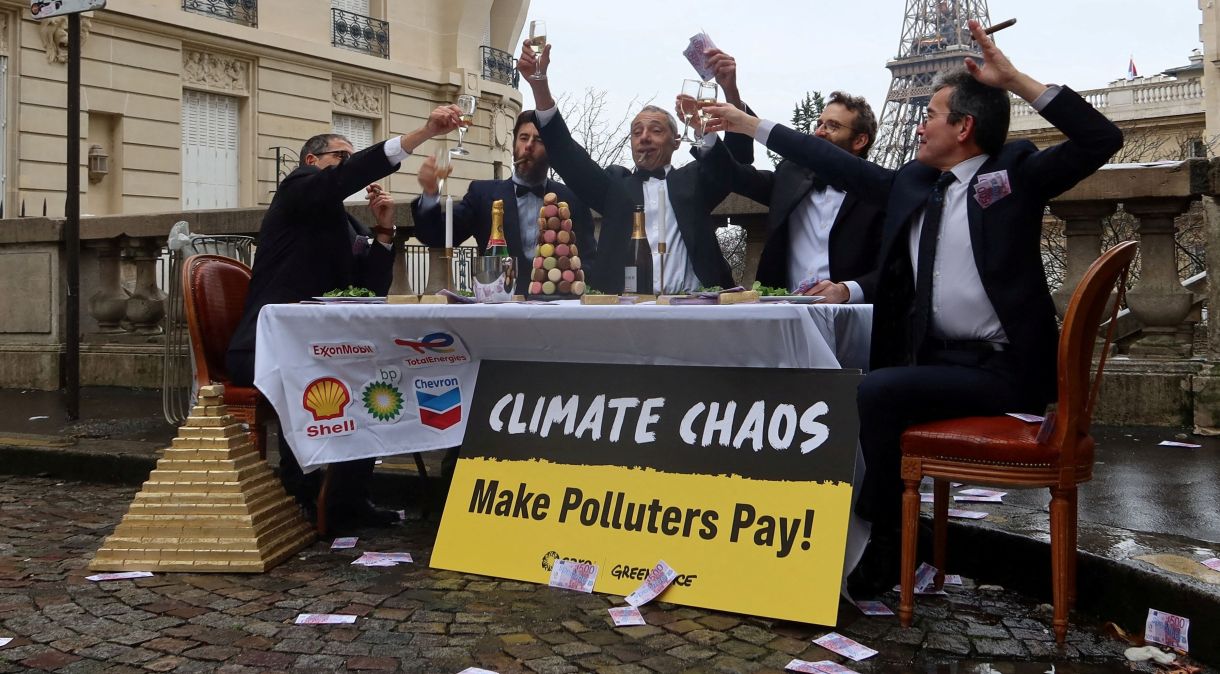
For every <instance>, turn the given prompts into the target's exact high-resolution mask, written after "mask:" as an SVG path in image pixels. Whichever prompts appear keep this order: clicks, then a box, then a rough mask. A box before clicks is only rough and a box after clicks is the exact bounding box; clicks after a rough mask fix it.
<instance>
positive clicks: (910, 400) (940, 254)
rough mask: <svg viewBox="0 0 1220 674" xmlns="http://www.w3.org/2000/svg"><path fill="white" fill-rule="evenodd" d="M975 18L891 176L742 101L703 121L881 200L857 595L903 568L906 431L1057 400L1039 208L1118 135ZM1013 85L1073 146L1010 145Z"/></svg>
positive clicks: (864, 401) (1099, 158) (863, 430)
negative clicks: (1018, 59) (915, 144)
mask: <svg viewBox="0 0 1220 674" xmlns="http://www.w3.org/2000/svg"><path fill="white" fill-rule="evenodd" d="M969 26H970V32H971V34H972V35H973V37H974V40H975V42H976V43H977V44H978V45H979V47H980V49H981V50H982V54H983V63H982V64H979V63H978V62H976V61H975V60H974V59H971V58H966V59H965V69H959V70H956V71H950V72H947V73H942V74H941V75H940V76H939V77H938V79H937V81H936V82H935V83H934V84H933V92H934V93H933V95H932V99H931V101H929V103H928V114H927V117H926V119H925V120H924V122H923V123H922V124H921V125H920V126H919V128H918V135H919V150H918V154H917V155H916V158H915V160H914V161H911V162H908V163H907V164H905V165H903V166H902V167H901V168H899V169H898V170H897V171H894V170H889V169H886V168H882V167H880V166H877V165H875V164H871V163H869V162H867V161H864V160H863V159H860V158H859V157H854V156H851V155H849V154H847V153H845V152H842V151H840V150H839V149H838V148H836V147H834V146H833V145H832V144H830V143H825V142H822V140H821V139H818V138H811V137H809V136H806V135H804V134H800V133H796V132H794V131H792V130H791V129H785V128H784V127H782V126H780V125H773V124H769V123H764V124H760V123H759V120H758V119H756V118H752V117H748V116H746V115H745V114H744V113H741V112H740V111H738V110H737V109H736V108H732V107H728V106H714V107H712V108H709V109H710V111H711V114H712V115H713V116H714V117H717V118H719V121H716V120H714V121H713V122H712V123H711V124H710V125H709V127H710V128H712V129H714V130H719V129H729V130H733V131H738V132H744V133H747V134H751V135H753V136H754V137H755V138H756V139H758V140H760V141H762V142H765V143H766V144H767V146H768V147H770V148H771V149H772V150H774V151H775V152H778V153H779V154H781V155H783V156H784V157H786V158H788V159H790V160H792V161H796V162H800V163H801V164H804V165H805V166H808V167H810V168H813V169H816V170H819V171H824V172H826V173H827V174H830V175H836V176H838V177H839V178H840V179H842V180H843V181H844V184H845V185H846V186H847V188H848V190H859V191H862V192H864V193H868V194H873V195H876V197H877V198H878V199H885V200H886V203H887V207H886V211H887V213H886V220H885V227H884V230H883V239H882V248H881V258H880V260H881V264H880V267H879V269H878V280H877V292H876V297H875V299H874V302H873V333H872V345H871V348H872V354H871V359H870V367H871V372H870V373H869V374H868V376H867V377H865V378H864V380H863V382H861V384H860V388H859V391H858V394H857V407H858V409H859V412H860V448H861V450H862V451H863V453H864V460H865V464H866V473H865V478H864V482H863V484H862V485H860V487H861V489H860V495H859V500H858V501H857V504H856V513H857V514H858V515H860V516H861V517H862V518H864V519H866V520H869V521H870V522H872V525H873V527H872V540H871V541H870V543H869V548H868V550H867V552H866V553H865V558H864V559H863V560H861V564H860V569H859V571H860V576H859V579H860V582H858V583H857V585H856V587H857V589H858V590H859V591H860V592H861V593H865V592H867V591H868V590H870V589H871V590H881V589H884V588H887V587H889V586H890V585H892V584H893V583H894V582H895V581H896V580H897V578H898V562H899V550H898V541H899V540H900V537H899V531H898V523H899V518H900V513H901V496H902V480H901V478H900V461H901V451H900V447H899V442H900V439H901V437H902V433H903V431H904V430H906V428H907V427H908V426H911V425H913V424H917V423H923V422H927V421H935V420H940V419H953V418H958V417H971V416H994V415H1000V414H1004V413H1006V412H1034V413H1041V412H1042V411H1043V410H1044V409H1045V407H1046V405H1047V403H1049V402H1050V401H1051V400H1053V399H1054V397H1055V394H1056V382H1055V373H1056V347H1057V342H1058V329H1057V327H1056V322H1055V307H1054V305H1053V304H1052V302H1051V297H1050V292H1049V289H1048V288H1047V283H1046V275H1045V272H1044V271H1043V268H1042V255H1041V245H1040V244H1041V233H1042V214H1043V210H1044V208H1045V206H1046V203H1047V201H1049V200H1050V199H1052V198H1053V197H1055V196H1056V195H1058V194H1061V193H1062V192H1064V191H1065V190H1068V189H1070V188H1071V187H1072V186H1073V185H1075V184H1076V183H1078V182H1079V181H1081V180H1082V179H1084V178H1085V177H1087V176H1088V175H1089V174H1091V173H1093V171H1095V170H1097V168H1099V167H1100V166H1101V165H1102V164H1104V163H1105V162H1106V161H1107V160H1108V159H1109V158H1110V157H1111V156H1112V155H1113V154H1114V153H1115V152H1117V151H1118V149H1119V148H1120V147H1122V142H1123V138H1122V132H1121V131H1119V129H1118V128H1117V127H1116V126H1114V124H1113V123H1112V122H1110V121H1109V120H1108V119H1106V118H1105V117H1104V116H1103V115H1102V114H1101V113H1099V112H1098V111H1097V110H1095V109H1093V107H1092V106H1090V105H1089V104H1088V102H1086V101H1085V100H1084V99H1083V98H1081V97H1080V96H1079V95H1078V94H1077V93H1076V92H1074V91H1072V90H1071V89H1068V88H1067V87H1060V86H1057V85H1052V86H1047V85H1043V84H1040V83H1039V82H1037V81H1036V80H1034V79H1033V78H1031V77H1030V76H1028V75H1026V74H1024V73H1022V72H1020V71H1019V70H1017V69H1016V68H1015V67H1014V66H1013V65H1012V63H1011V62H1009V60H1008V59H1007V57H1005V56H1004V54H1003V52H1001V51H1000V50H999V49H998V48H996V46H995V44H994V43H993V42H992V40H991V38H990V37H988V36H987V35H986V34H985V33H984V32H983V29H982V27H981V26H980V25H979V23H978V22H977V21H974V20H971V21H970V22H969ZM1010 93H1012V94H1016V95H1018V96H1020V97H1021V98H1023V99H1024V100H1026V101H1028V102H1029V103H1030V104H1031V105H1032V106H1033V108H1034V109H1035V110H1038V111H1039V113H1041V114H1042V116H1043V117H1045V118H1046V119H1047V121H1049V122H1051V123H1052V124H1054V125H1055V127H1056V128H1058V129H1059V130H1060V131H1061V132H1063V134H1064V135H1065V136H1066V137H1067V140H1066V141H1065V142H1063V143H1060V144H1058V145H1055V146H1052V147H1049V148H1046V149H1044V150H1038V149H1037V148H1036V147H1035V146H1034V145H1033V144H1032V143H1029V142H1027V141H1016V142H1012V143H1006V142H1005V141H1006V139H1007V136H1008V121H1009V105H1010V103H1009V94H1010Z"/></svg>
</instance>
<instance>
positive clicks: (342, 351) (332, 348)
mask: <svg viewBox="0 0 1220 674" xmlns="http://www.w3.org/2000/svg"><path fill="white" fill-rule="evenodd" d="M309 349H310V352H311V353H312V355H313V357H314V358H321V359H329V358H365V357H368V356H373V355H376V354H377V347H376V346H374V345H373V344H372V342H338V343H334V344H311V345H310V346H309Z"/></svg>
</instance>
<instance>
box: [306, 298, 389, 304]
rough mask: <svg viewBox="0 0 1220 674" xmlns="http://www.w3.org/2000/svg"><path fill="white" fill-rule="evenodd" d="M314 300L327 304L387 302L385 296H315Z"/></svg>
mask: <svg viewBox="0 0 1220 674" xmlns="http://www.w3.org/2000/svg"><path fill="white" fill-rule="evenodd" d="M313 300H314V301H315V302H323V303H326V304H332V303H334V304H343V303H347V304H385V298H384V297H315V298H313Z"/></svg>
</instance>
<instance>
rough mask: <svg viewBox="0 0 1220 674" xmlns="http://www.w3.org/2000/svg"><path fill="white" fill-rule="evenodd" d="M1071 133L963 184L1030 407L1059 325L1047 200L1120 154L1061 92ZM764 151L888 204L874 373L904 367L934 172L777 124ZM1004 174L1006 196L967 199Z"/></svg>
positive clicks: (1079, 102) (1044, 392) (1053, 116)
mask: <svg viewBox="0 0 1220 674" xmlns="http://www.w3.org/2000/svg"><path fill="white" fill-rule="evenodd" d="M1042 116H1043V117H1045V118H1046V120H1047V121H1049V122H1050V123H1051V124H1053V125H1054V126H1055V127H1056V128H1057V129H1059V130H1060V131H1062V132H1063V134H1064V135H1065V136H1067V140H1066V141H1064V142H1063V143H1060V144H1058V145H1055V146H1053V147H1049V148H1047V149H1045V150H1038V149H1037V148H1036V147H1035V146H1034V145H1033V143H1030V142H1028V141H1015V142H1010V143H1006V144H1005V145H1004V146H1003V148H1002V149H1001V150H1000V152H998V153H997V154H995V155H993V156H991V157H989V158H988V159H987V161H986V162H984V163H983V165H982V166H981V167H980V168H979V170H978V172H977V173H976V174H975V177H974V178H972V179H971V183H970V186H969V187H968V189H969V190H971V192H968V194H970V195H971V196H970V197H968V199H967V202H968V205H967V213H968V218H969V221H970V223H969V225H970V242H971V246H972V249H973V252H974V263H975V266H976V267H977V268H978V272H979V277H980V278H981V279H982V282H983V288H984V290H985V291H986V293H987V297H988V299H989V300H990V301H991V304H992V306H994V307H995V311H996V314H997V315H998V316H999V319H1000V324H1001V325H1002V326H1003V328H1004V332H1005V334H1006V335H1007V336H1008V340H1009V346H1010V348H1011V351H1012V353H1013V356H1014V358H1015V360H1016V362H1017V364H1018V368H1019V369H1018V370H1017V373H1016V374H1017V376H1018V377H1019V382H1018V383H1019V385H1020V386H1021V387H1022V390H1023V391H1024V392H1025V394H1026V395H1027V397H1028V398H1029V402H1030V406H1031V408H1034V407H1038V406H1041V405H1044V404H1045V403H1046V402H1049V401H1050V400H1053V399H1054V397H1055V391H1056V385H1055V376H1056V369H1055V364H1056V358H1057V345H1058V328H1057V326H1056V322H1055V308H1054V305H1053V304H1052V303H1051V297H1050V291H1049V289H1048V288H1047V284H1046V273H1045V272H1044V270H1043V268H1042V252H1041V232H1042V213H1043V209H1044V208H1045V206H1046V202H1047V201H1049V200H1050V199H1052V198H1053V197H1055V196H1056V195H1058V194H1061V193H1062V192H1064V191H1066V190H1067V189H1069V188H1071V187H1072V186H1073V185H1075V184H1076V183H1077V182H1079V181H1080V180H1082V179H1084V178H1085V177H1087V176H1088V175H1089V174H1091V173H1093V171H1095V170H1097V169H1098V168H1099V167H1100V166H1101V165H1102V164H1104V163H1105V162H1106V160H1107V159H1109V158H1110V157H1111V156H1112V155H1113V154H1114V153H1115V152H1117V151H1118V149H1119V148H1120V147H1122V142H1123V138H1122V132H1121V131H1119V130H1118V127H1116V126H1114V124H1113V123H1112V122H1110V120H1108V119H1106V118H1105V116H1103V115H1102V114H1101V113H1099V112H1097V111H1096V110H1094V109H1093V107H1092V106H1090V105H1089V104H1088V103H1087V102H1085V100H1084V99H1083V98H1081V97H1080V96H1079V95H1078V94H1077V93H1076V92H1074V91H1072V90H1071V89H1069V88H1067V87H1063V88H1062V89H1061V90H1060V91H1059V93H1058V95H1056V96H1055V97H1054V98H1053V99H1051V101H1050V103H1048V104H1047V106H1046V107H1045V108H1044V109H1043V111H1042ZM767 145H768V147H770V148H771V149H772V150H774V151H776V152H778V153H780V154H781V155H783V156H784V157H786V158H788V159H791V160H793V161H796V162H798V163H800V164H802V165H804V166H807V167H810V168H812V169H814V170H817V171H820V172H824V173H825V174H827V175H835V176H837V177H838V179H839V180H841V181H842V182H843V183H844V184H845V185H846V187H847V190H848V191H849V192H850V191H852V190H855V191H856V192H858V193H862V194H870V195H876V197H877V198H878V199H885V200H886V203H887V204H888V206H887V209H886V211H887V212H886V218H885V228H884V231H883V233H882V249H881V265H880V268H879V270H878V273H879V278H878V285H877V292H876V298H875V300H874V307H873V337H872V353H871V364H872V367H873V368H874V369H876V368H881V367H889V366H895V365H904V364H908V363H909V354H908V343H909V329H910V326H909V318H910V311H911V305H912V299H913V296H914V293H915V289H914V285H915V282H914V277H913V275H912V271H911V269H912V266H911V260H910V250H909V244H908V242H909V227H910V225H911V221H912V219H913V218H914V217H915V216H916V215H917V214H918V213H919V212H920V209H921V208H922V207H923V204H924V202H925V200H926V198H927V195H928V193H929V191H930V190H931V188H932V185H933V184H934V183H935V182H936V179H937V177H938V176H939V174H940V171H938V170H937V169H935V168H932V167H930V166H925V165H923V164H920V163H918V162H916V161H911V162H908V163H907V164H905V165H903V166H902V167H901V168H899V169H898V170H897V171H893V170H889V169H885V168H882V167H880V166H877V165H876V164H872V163H870V162H867V161H865V160H863V159H859V158H857V157H853V156H852V155H850V154H848V153H847V152H844V151H842V150H840V149H839V148H837V147H835V146H834V145H832V144H831V143H829V142H827V141H825V140H823V139H820V138H815V137H813V136H809V135H806V134H802V133H798V132H796V131H793V130H791V129H787V128H784V127H782V126H776V127H775V128H774V129H773V130H772V132H771V134H770V136H769V138H768V142H767ZM997 171H1005V172H1006V173H1007V176H1008V180H1009V184H1010V186H1011V193H1010V194H1008V195H1006V196H1004V197H1003V198H1000V199H999V200H997V201H994V202H993V203H992V204H991V205H990V206H989V207H988V208H985V209H984V208H983V207H982V206H980V205H979V203H978V201H977V200H976V199H974V198H973V188H974V185H975V184H976V183H977V182H978V176H980V175H984V174H988V173H994V172H997Z"/></svg>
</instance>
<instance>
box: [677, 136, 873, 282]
mask: <svg viewBox="0 0 1220 674" xmlns="http://www.w3.org/2000/svg"><path fill="white" fill-rule="evenodd" d="M727 135H732V136H738V134H727ZM751 154H752V153H751ZM735 156H739V153H738V152H735V151H734V150H733V148H732V147H731V146H729V145H728V144H727V143H725V142H718V143H716V144H715V145H714V146H713V147H712V148H711V149H710V150H709V151H707V152H704V153H703V155H702V156H701V157H700V161H701V162H707V163H708V164H709V166H711V167H714V170H715V171H716V172H717V173H719V174H721V175H724V176H727V177H728V179H729V181H730V188H731V189H732V191H734V192H736V193H738V194H740V195H742V196H746V197H749V198H750V199H753V200H754V201H757V202H758V203H760V204H764V205H766V206H768V207H769V210H768V212H767V236H766V244H765V245H764V246H763V251H762V255H761V256H760V257H759V260H758V274H757V279H758V281H759V282H760V283H762V284H763V285H765V286H772V287H776V288H791V287H793V286H794V285H796V284H797V283H799V282H800V281H801V280H803V279H790V278H789V277H788V276H789V258H790V255H791V251H790V247H791V246H790V242H791V227H792V219H793V213H794V211H796V209H797V208H798V207H800V206H801V205H802V204H804V203H805V200H806V198H807V197H808V196H809V195H810V193H812V192H813V190H814V178H815V175H816V174H815V173H814V172H813V171H812V170H811V169H808V168H805V167H803V166H801V165H799V164H797V163H795V162H791V161H787V160H784V161H781V162H780V163H779V165H778V166H776V167H775V170H774V171H765V170H759V169H756V168H754V167H753V166H750V165H748V164H742V163H738V161H737V160H736V159H735ZM823 181H825V182H827V183H829V184H832V185H835V186H836V187H837V186H838V185H836V181H834V180H829V179H827V178H825V177H823ZM884 205H885V203H884V202H883V201H879V200H875V199H871V198H870V199H862V198H860V197H859V196H857V194H856V193H855V192H851V191H849V192H847V195H846V197H845V198H844V199H843V204H842V206H840V207H839V212H838V213H837V214H836V215H835V220H834V223H833V224H832V225H831V228H830V236H829V241H828V248H829V250H828V251H827V257H828V258H829V261H830V279H831V280H834V281H836V282H842V281H855V282H857V283H859V284H860V289H861V290H862V291H863V293H864V300H865V301H866V302H867V301H871V300H872V297H873V294H874V292H875V290H876V282H877V274H876V268H877V256H878V252H879V251H880V249H881V227H882V223H883V221H884V219H885V211H884V210H883V208H884ZM798 226H799V225H798Z"/></svg>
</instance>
